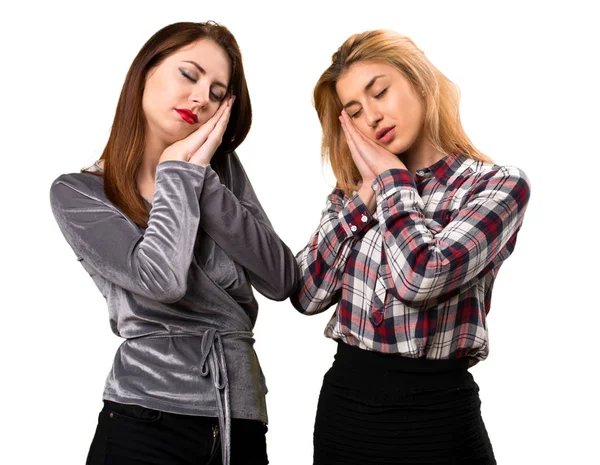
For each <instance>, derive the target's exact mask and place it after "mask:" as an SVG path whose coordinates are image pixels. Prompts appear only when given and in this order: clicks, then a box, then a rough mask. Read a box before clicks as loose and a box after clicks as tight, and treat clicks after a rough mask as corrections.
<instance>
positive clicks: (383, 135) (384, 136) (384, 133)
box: [377, 127, 396, 144]
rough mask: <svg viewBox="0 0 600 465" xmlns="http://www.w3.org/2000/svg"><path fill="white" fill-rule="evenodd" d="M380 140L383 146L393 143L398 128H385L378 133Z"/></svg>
mask: <svg viewBox="0 0 600 465" xmlns="http://www.w3.org/2000/svg"><path fill="white" fill-rule="evenodd" d="M377 135H378V138H377V139H378V140H379V142H381V143H382V144H387V143H389V142H391V141H392V139H393V138H394V137H395V136H396V128H395V127H391V128H384V129H382V130H380V131H378V132H377Z"/></svg>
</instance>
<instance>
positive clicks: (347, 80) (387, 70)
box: [335, 61, 402, 103]
mask: <svg viewBox="0 0 600 465" xmlns="http://www.w3.org/2000/svg"><path fill="white" fill-rule="evenodd" d="M401 74H402V73H400V71H398V70H397V69H396V68H394V67H393V66H391V65H389V64H387V63H383V62H380V61H359V62H357V63H353V64H352V65H350V67H349V68H348V69H347V70H346V71H344V73H342V75H341V76H340V78H339V79H338V81H337V83H336V85H335V88H336V91H337V94H338V97H339V98H340V100H341V101H342V103H344V101H345V100H351V99H353V98H354V97H356V96H358V95H360V94H362V93H363V92H364V91H365V86H366V85H367V84H369V82H371V79H373V78H374V77H375V76H384V77H385V78H398V77H399V76H401ZM379 79H384V78H379ZM379 79H378V80H377V81H379Z"/></svg>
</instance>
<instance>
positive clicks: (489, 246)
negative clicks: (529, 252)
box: [291, 154, 530, 360]
mask: <svg viewBox="0 0 600 465" xmlns="http://www.w3.org/2000/svg"><path fill="white" fill-rule="evenodd" d="M372 188H373V189H374V190H375V192H376V202H377V210H376V212H375V214H374V215H371V213H369V211H368V209H367V207H366V206H365V205H364V203H363V202H362V201H361V199H360V197H359V196H358V195H354V197H353V198H351V199H349V198H348V197H346V196H345V195H344V192H343V191H341V190H339V189H335V190H334V191H333V192H332V193H331V194H330V195H329V197H328V199H327V207H326V208H325V210H324V211H323V215H322V218H321V223H320V225H319V227H318V229H317V231H316V233H315V234H314V235H313V237H312V239H311V241H310V242H309V243H308V245H307V246H306V248H305V249H304V250H302V251H300V252H299V253H298V254H297V256H296V259H297V261H298V266H299V268H300V274H301V276H302V285H301V286H299V289H298V291H297V293H296V294H295V295H293V296H292V298H291V300H292V303H293V305H294V307H296V308H297V309H298V310H299V311H301V312H302V313H305V314H315V313H319V312H322V311H324V310H326V309H327V308H329V307H330V306H331V305H333V304H337V307H336V311H335V313H334V315H333V316H332V318H331V320H330V321H329V323H328V325H327V327H326V330H325V335H326V336H327V337H330V338H332V339H340V340H342V341H344V342H345V343H347V344H350V345H353V346H358V347H361V348H363V349H367V350H375V351H378V352H389V353H399V354H402V355H403V356H406V357H413V358H420V357H424V358H429V359H448V358H460V357H465V356H468V357H472V358H474V359H477V360H483V359H485V358H486V357H487V354H488V333H487V324H486V316H487V313H488V312H489V309H490V302H491V294H492V287H493V284H494V280H495V278H496V275H497V274H498V270H499V268H500V265H501V264H502V262H503V261H504V260H506V258H508V256H509V255H510V254H511V253H512V251H513V249H514V247H515V242H516V238H517V232H518V231H519V229H520V227H521V224H522V222H523V215H524V213H525V210H526V207H527V202H528V200H529V189H530V185H529V181H528V179H527V176H526V175H525V173H523V172H522V171H521V170H519V169H518V168H516V167H512V166H505V167H503V166H498V165H493V164H488V163H483V162H480V161H477V160H473V159H470V158H467V157H465V156H463V155H458V154H449V155H447V156H446V157H444V158H443V159H441V160H439V161H438V162H436V163H435V164H434V165H432V166H430V167H429V168H425V169H422V170H418V171H417V173H416V176H415V177H414V178H413V175H412V174H411V173H410V172H409V171H406V170H401V169H391V170H387V171H385V172H383V173H382V174H381V175H380V176H378V177H377V179H375V181H374V183H373V185H372Z"/></svg>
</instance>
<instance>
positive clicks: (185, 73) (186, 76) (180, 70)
mask: <svg viewBox="0 0 600 465" xmlns="http://www.w3.org/2000/svg"><path fill="white" fill-rule="evenodd" d="M179 72H180V73H181V75H182V76H183V77H185V78H187V79H188V80H190V81H192V82H197V80H196V79H194V77H193V76H191V75H190V74H188V73H187V72H186V71H185V70H183V69H179Z"/></svg>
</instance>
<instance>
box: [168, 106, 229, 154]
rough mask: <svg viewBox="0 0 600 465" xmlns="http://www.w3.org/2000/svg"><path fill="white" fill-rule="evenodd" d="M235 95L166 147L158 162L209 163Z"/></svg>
mask: <svg viewBox="0 0 600 465" xmlns="http://www.w3.org/2000/svg"><path fill="white" fill-rule="evenodd" d="M233 99H235V97H230V98H228V99H227V100H226V101H225V102H223V104H222V105H221V106H220V107H219V109H218V110H217V112H216V113H215V114H214V115H213V116H212V117H211V118H210V119H209V120H208V121H207V122H206V123H204V124H203V125H202V126H200V127H199V128H198V129H196V130H195V131H194V132H192V133H191V134H190V135H189V136H187V137H186V138H185V139H181V140H179V141H177V142H175V143H174V144H171V145H170V146H169V147H167V148H166V149H165V150H164V151H163V153H162V155H161V156H160V159H159V161H158V162H159V163H161V162H163V161H167V160H180V161H188V162H191V163H195V164H197V165H201V166H206V165H208V164H209V163H210V161H211V159H212V157H213V155H214V154H215V152H216V150H217V148H218V147H219V145H221V141H222V139H223V134H224V133H225V129H226V128H227V123H228V122H229V116H230V114H231V106H232V105H233Z"/></svg>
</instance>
